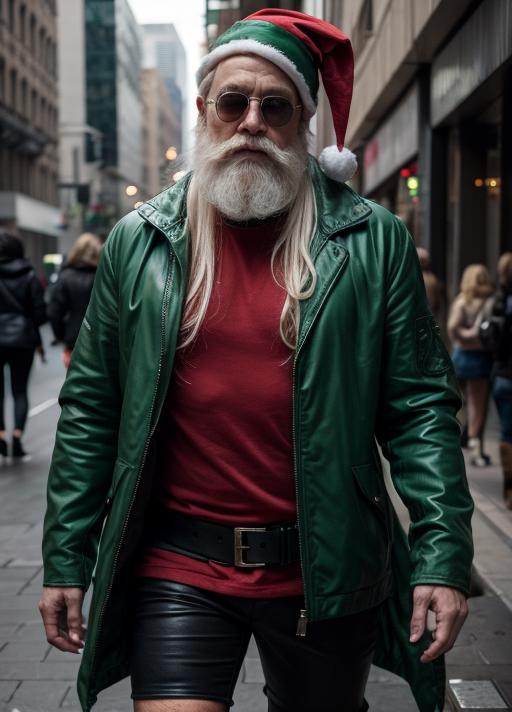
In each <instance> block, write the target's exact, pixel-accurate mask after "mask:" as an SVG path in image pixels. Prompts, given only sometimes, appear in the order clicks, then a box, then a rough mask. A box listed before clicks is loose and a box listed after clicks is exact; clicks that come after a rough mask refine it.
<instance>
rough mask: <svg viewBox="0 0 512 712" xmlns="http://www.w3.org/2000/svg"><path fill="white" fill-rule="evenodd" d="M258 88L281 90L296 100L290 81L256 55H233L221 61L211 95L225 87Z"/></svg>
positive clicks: (274, 66)
mask: <svg viewBox="0 0 512 712" xmlns="http://www.w3.org/2000/svg"><path fill="white" fill-rule="evenodd" d="M256 84H258V88H261V89H265V88H272V89H281V90H283V91H286V93H288V94H291V96H292V97H294V98H295V99H296V98H298V94H297V89H296V88H295V84H294V83H293V82H292V80H291V79H290V78H289V77H288V76H287V75H286V74H285V73H284V72H283V71H282V70H281V69H279V67H276V65H275V64H272V62H269V61H268V60H266V59H263V58H262V57H257V56H256V55H252V54H251V55H235V56H234V57H228V58H227V59H224V60H222V62H219V64H218V65H217V68H216V70H215V79H214V81H213V84H212V93H214V92H216V91H218V90H219V89H220V88H221V87H222V86H225V85H230V86H231V85H237V86H239V88H240V89H245V88H247V89H250V90H252V88H253V87H254V86H255V85H256Z"/></svg>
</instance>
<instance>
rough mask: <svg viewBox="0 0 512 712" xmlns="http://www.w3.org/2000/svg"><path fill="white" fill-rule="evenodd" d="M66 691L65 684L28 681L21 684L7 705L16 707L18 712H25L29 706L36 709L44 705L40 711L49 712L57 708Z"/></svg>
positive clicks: (67, 686)
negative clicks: (45, 711)
mask: <svg viewBox="0 0 512 712" xmlns="http://www.w3.org/2000/svg"><path fill="white" fill-rule="evenodd" d="M68 689H69V684H68V683H67V682H56V681H55V680H52V681H51V682H50V681H45V680H37V681H32V680H28V681H25V682H22V683H21V685H20V686H19V687H18V689H17V690H16V692H15V693H14V695H13V697H12V699H11V700H9V705H11V707H18V708H19V710H20V712H25V709H26V708H27V707H30V706H36V708H37V706H38V705H44V707H42V709H46V710H47V711H48V712H50V711H51V710H56V709H58V708H59V706H60V703H61V702H62V700H63V699H64V697H65V695H66V693H67V691H68Z"/></svg>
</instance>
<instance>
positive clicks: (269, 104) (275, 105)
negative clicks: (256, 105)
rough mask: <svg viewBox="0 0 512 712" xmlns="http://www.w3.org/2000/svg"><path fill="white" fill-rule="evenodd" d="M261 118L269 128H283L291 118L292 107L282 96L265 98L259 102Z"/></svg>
mask: <svg viewBox="0 0 512 712" xmlns="http://www.w3.org/2000/svg"><path fill="white" fill-rule="evenodd" d="M261 111H262V113H263V118H264V119H265V121H266V122H267V124H268V125H269V126H273V127H278V126H284V125H285V124H287V123H288V122H289V121H290V119H291V118H292V114H293V106H292V105H291V103H290V102H289V101H288V99H285V98H284V97H283V96H266V97H265V98H264V99H263V101H262V102H261Z"/></svg>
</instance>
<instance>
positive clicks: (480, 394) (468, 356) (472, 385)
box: [448, 264, 494, 467]
mask: <svg viewBox="0 0 512 712" xmlns="http://www.w3.org/2000/svg"><path fill="white" fill-rule="evenodd" d="M493 295H494V285H493V283H492V281H491V277H490V275H489V271H488V269H487V267H485V265H480V264H473V265H469V266H468V267H466V269H465V270H464V274H463V275H462V280H461V283H460V293H459V294H458V295H457V297H456V298H455V300H454V301H453V304H452V306H451V308H450V314H449V317H448V336H449V338H450V340H451V342H452V343H453V346H454V350H453V354H452V360H453V365H454V367H455V373H456V374H457V378H458V379H459V380H460V381H461V383H462V384H463V385H465V390H466V403H467V428H468V446H469V447H470V449H471V451H472V453H471V463H472V464H473V465H476V466H477V467H484V466H485V465H488V464H489V457H488V456H487V455H485V454H484V452H483V446H482V439H483V431H484V426H485V420H486V416H487V405H488V402H489V377H490V373H491V368H492V363H493V355H492V353H491V352H490V351H487V350H485V349H484V348H483V346H482V343H481V341H480V337H479V335H478V332H479V328H480V324H481V323H482V321H483V320H484V319H485V318H486V317H488V316H489V315H490V313H491V311H492V306H493V299H494V296H493Z"/></svg>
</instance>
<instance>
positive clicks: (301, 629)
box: [296, 610, 308, 638]
mask: <svg viewBox="0 0 512 712" xmlns="http://www.w3.org/2000/svg"><path fill="white" fill-rule="evenodd" d="M307 624H308V612H307V611H305V610H301V612H300V618H299V620H298V621H297V633H296V635H297V636H298V637H299V638H305V637H306V626H307Z"/></svg>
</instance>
